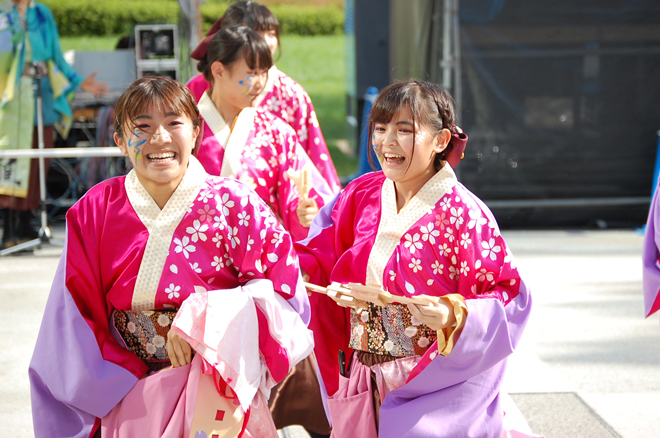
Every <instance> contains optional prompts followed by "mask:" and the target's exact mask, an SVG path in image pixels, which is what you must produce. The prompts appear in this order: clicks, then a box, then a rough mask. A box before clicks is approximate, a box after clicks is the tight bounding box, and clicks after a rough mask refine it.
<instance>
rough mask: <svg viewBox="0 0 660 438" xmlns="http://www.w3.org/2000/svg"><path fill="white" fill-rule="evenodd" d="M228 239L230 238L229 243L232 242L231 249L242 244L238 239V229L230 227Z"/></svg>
mask: <svg viewBox="0 0 660 438" xmlns="http://www.w3.org/2000/svg"><path fill="white" fill-rule="evenodd" d="M227 237H228V238H229V242H231V247H232V248H236V245H240V244H241V240H240V239H239V238H238V227H234V228H231V227H228V228H227Z"/></svg>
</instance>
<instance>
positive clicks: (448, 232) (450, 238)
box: [445, 228, 456, 243]
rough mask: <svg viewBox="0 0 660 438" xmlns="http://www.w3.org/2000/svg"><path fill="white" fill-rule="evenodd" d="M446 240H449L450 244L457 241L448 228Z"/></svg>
mask: <svg viewBox="0 0 660 438" xmlns="http://www.w3.org/2000/svg"><path fill="white" fill-rule="evenodd" d="M445 239H447V241H448V242H449V243H451V242H453V241H454V239H456V238H455V237H454V233H453V232H452V231H451V230H450V229H449V228H447V232H446V233H445Z"/></svg>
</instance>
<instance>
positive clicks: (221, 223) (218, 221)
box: [213, 216, 227, 230]
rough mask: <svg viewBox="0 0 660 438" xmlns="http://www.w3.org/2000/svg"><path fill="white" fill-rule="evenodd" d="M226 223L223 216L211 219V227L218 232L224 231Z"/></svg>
mask: <svg viewBox="0 0 660 438" xmlns="http://www.w3.org/2000/svg"><path fill="white" fill-rule="evenodd" d="M226 223H227V222H226V219H225V217H224V216H216V217H214V218H213V227H214V228H217V229H218V230H224V229H225V224H226Z"/></svg>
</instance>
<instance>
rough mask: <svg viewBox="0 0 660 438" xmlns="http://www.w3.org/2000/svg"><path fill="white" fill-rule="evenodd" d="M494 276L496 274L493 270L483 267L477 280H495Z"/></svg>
mask: <svg viewBox="0 0 660 438" xmlns="http://www.w3.org/2000/svg"><path fill="white" fill-rule="evenodd" d="M493 278H495V274H493V273H492V272H488V270H486V268H481V269H480V270H479V271H478V272H477V281H479V282H484V281H493Z"/></svg>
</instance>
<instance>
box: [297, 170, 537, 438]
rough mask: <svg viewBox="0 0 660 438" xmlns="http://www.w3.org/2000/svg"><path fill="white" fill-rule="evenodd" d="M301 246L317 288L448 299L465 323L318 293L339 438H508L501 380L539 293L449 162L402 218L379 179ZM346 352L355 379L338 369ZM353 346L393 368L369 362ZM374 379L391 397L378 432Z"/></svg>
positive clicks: (371, 179) (320, 342)
mask: <svg viewBox="0 0 660 438" xmlns="http://www.w3.org/2000/svg"><path fill="white" fill-rule="evenodd" d="M296 250H297V251H298V254H299V257H300V263H301V267H302V268H303V269H304V270H305V271H306V272H307V273H308V274H309V276H310V281H311V282H312V283H315V284H319V285H323V286H325V285H328V284H329V283H330V282H334V281H336V282H340V283H342V284H346V283H351V282H354V283H361V284H365V285H369V286H374V287H380V288H382V289H384V290H386V291H389V292H390V293H392V294H394V295H400V296H407V297H414V296H415V295H419V294H425V295H431V296H437V297H445V299H447V300H448V301H450V302H451V303H452V304H453V305H454V310H455V314H456V315H457V320H458V327H457V328H455V329H454V328H451V327H450V328H448V329H445V330H444V331H440V332H435V331H433V330H431V329H429V328H428V327H427V326H425V325H424V324H422V323H420V321H417V320H416V319H415V318H414V317H412V316H411V314H410V312H409V311H408V310H407V307H406V306H405V305H401V304H398V303H392V304H388V305H387V306H385V307H378V306H375V305H371V306H370V307H369V308H368V309H364V310H362V309H360V310H357V311H356V310H347V309H345V308H342V307H339V306H338V305H337V304H336V303H335V302H334V301H332V300H331V299H330V298H329V297H327V296H325V295H320V294H313V296H312V297H311V298H310V300H311V303H312V309H313V312H312V322H311V323H310V328H312V330H313V332H314V337H315V345H316V346H315V354H316V356H317V358H318V361H319V367H320V370H321V375H322V377H323V381H324V384H325V388H326V390H327V392H328V394H329V395H331V397H330V400H329V405H330V415H331V418H332V422H333V436H349V435H351V433H352V434H353V435H351V436H362V437H375V436H376V434H377V435H378V436H379V437H381V438H389V437H392V438H401V437H447V438H454V437H485V436H488V437H499V436H500V435H502V433H503V431H504V429H507V427H503V417H504V415H503V408H502V403H501V397H500V385H501V382H502V378H503V376H504V369H505V365H506V357H507V356H508V355H510V354H511V353H512V352H513V350H514V348H515V346H516V344H517V343H518V341H519V339H520V336H521V335H522V332H523V329H524V327H525V324H526V322H527V319H528V317H529V311H530V305H531V301H530V298H531V297H530V295H529V291H528V289H527V287H526V286H525V284H524V282H523V281H522V279H521V277H520V275H519V274H518V270H517V269H516V267H515V264H514V261H513V257H512V255H511V253H510V252H509V250H508V248H507V246H506V243H505V242H504V240H503V238H502V236H501V235H500V232H499V229H498V226H497V223H496V222H495V219H494V218H493V216H492V214H491V213H490V211H489V210H488V209H487V207H486V206H485V205H484V204H483V203H482V202H481V201H480V200H479V199H478V198H477V197H476V196H474V195H473V194H472V193H470V192H469V191H468V190H467V189H466V188H465V187H464V186H463V185H461V184H460V183H459V182H458V181H457V179H456V176H455V175H454V172H453V170H452V169H451V168H450V166H448V165H445V166H444V168H442V169H441V170H440V171H439V172H438V173H437V174H436V175H435V176H434V177H433V178H431V179H430V180H429V181H428V182H427V183H426V185H425V186H424V187H423V188H422V189H421V190H420V191H419V192H418V193H417V195H415V197H414V198H413V199H412V200H411V201H410V202H409V204H408V205H406V206H405V207H404V208H403V209H402V210H401V211H397V204H396V193H395V189H394V183H393V182H392V181H391V180H388V179H387V178H385V176H384V174H383V173H382V172H376V173H370V174H367V175H365V176H363V177H361V178H359V179H357V180H355V181H354V182H352V183H351V184H350V185H349V186H347V187H346V189H344V191H343V192H342V193H341V194H340V195H339V197H338V198H337V200H336V202H335V203H334V204H327V205H326V206H325V207H324V208H323V209H322V210H321V212H320V213H319V215H318V216H317V217H316V219H315V220H314V223H313V224H312V227H311V228H310V233H309V237H308V239H307V240H305V241H303V242H300V243H297V244H296ZM339 350H342V351H344V352H345V353H346V359H347V365H346V366H347V368H348V371H347V373H346V375H347V376H348V378H345V377H341V376H340V374H339V368H338V362H337V357H338V352H339ZM353 351H356V352H357V351H361V352H367V353H370V354H372V355H373V354H375V355H377V357H383V358H388V359H390V361H388V362H386V363H377V364H376V365H373V366H365V365H364V364H363V363H361V362H360V361H359V360H357V357H356V356H355V355H353V353H352V352H353ZM356 354H357V353H356ZM351 357H352V359H353V360H352V362H351V363H349V361H350V359H351ZM372 373H373V375H374V376H375V381H376V382H377V387H378V392H379V394H380V398H381V400H382V406H381V407H380V411H379V414H380V421H379V426H378V431H377V430H376V428H375V426H374V424H375V422H374V414H375V412H374V410H373V404H372V400H371V385H372V383H371V378H370V374H372ZM524 426H526V424H525V425H524ZM347 434H348V435H347ZM518 436H522V435H518ZM524 436H526V435H524Z"/></svg>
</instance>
